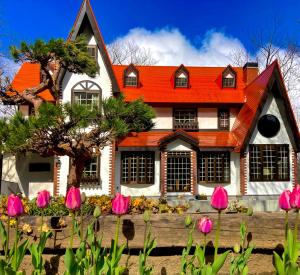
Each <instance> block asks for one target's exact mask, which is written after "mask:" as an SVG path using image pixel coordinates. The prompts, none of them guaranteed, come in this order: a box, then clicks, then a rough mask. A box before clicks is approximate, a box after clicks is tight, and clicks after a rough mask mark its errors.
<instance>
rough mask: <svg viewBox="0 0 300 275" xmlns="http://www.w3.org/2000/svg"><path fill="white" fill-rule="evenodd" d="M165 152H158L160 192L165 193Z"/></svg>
mask: <svg viewBox="0 0 300 275" xmlns="http://www.w3.org/2000/svg"><path fill="white" fill-rule="evenodd" d="M167 154H168V153H167V152H161V153H160V192H161V195H164V194H166V193H167Z"/></svg>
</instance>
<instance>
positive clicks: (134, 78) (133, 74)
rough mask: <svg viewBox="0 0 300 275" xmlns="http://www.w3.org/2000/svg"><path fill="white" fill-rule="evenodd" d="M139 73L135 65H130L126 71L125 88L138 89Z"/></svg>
mask: <svg viewBox="0 0 300 275" xmlns="http://www.w3.org/2000/svg"><path fill="white" fill-rule="evenodd" d="M138 84H139V72H138V70H137V69H136V68H135V66H134V65H133V64H130V65H129V66H128V67H127V68H126V69H125V70H124V86H125V87H138Z"/></svg>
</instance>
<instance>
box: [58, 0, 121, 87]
mask: <svg viewBox="0 0 300 275" xmlns="http://www.w3.org/2000/svg"><path fill="white" fill-rule="evenodd" d="M85 18H87V19H88V21H89V23H90V26H91V28H92V31H93V34H94V36H95V39H96V42H97V45H98V48H99V51H100V54H101V57H102V59H103V62H104V64H105V67H106V69H107V71H108V74H109V77H110V79H111V82H112V89H113V92H118V91H119V87H118V83H117V81H116V78H115V75H114V73H113V69H112V64H111V60H110V58H109V54H108V52H107V49H106V46H105V43H104V40H103V37H102V34H101V31H100V28H99V25H98V23H97V20H96V18H95V15H94V12H93V9H92V7H91V4H90V1H89V0H83V2H82V4H81V7H80V10H79V12H78V14H77V18H76V20H75V23H74V25H73V28H72V30H71V32H70V34H69V36H68V39H70V40H75V39H76V37H77V36H78V35H79V33H80V29H81V26H82V23H83V21H84V19H85ZM63 75H64V72H61V75H60V77H61V78H62V76H63Z"/></svg>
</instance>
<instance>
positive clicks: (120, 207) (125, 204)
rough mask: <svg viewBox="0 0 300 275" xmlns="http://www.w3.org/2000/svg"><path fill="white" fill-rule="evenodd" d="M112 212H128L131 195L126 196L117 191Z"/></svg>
mask: <svg viewBox="0 0 300 275" xmlns="http://www.w3.org/2000/svg"><path fill="white" fill-rule="evenodd" d="M111 203H112V212H113V213H114V214H116V215H123V214H126V213H127V211H128V208H129V204H130V196H128V197H125V196H123V195H121V194H120V193H117V194H116V196H115V198H114V199H112V201H111Z"/></svg>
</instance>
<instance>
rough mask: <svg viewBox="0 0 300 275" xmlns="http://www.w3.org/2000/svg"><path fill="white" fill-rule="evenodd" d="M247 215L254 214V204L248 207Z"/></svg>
mask: <svg viewBox="0 0 300 275" xmlns="http://www.w3.org/2000/svg"><path fill="white" fill-rule="evenodd" d="M247 215H248V216H253V207H252V206H249V207H248V209H247Z"/></svg>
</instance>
